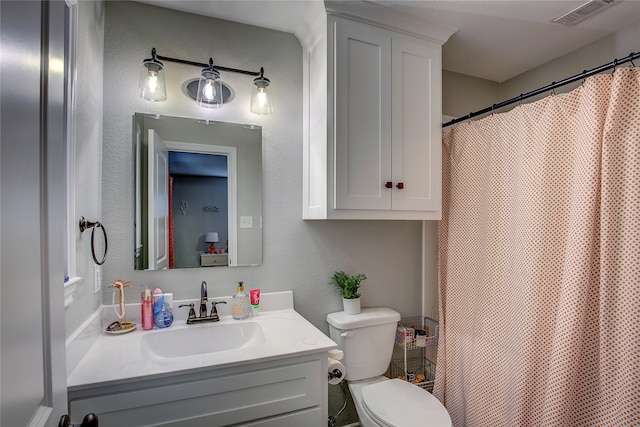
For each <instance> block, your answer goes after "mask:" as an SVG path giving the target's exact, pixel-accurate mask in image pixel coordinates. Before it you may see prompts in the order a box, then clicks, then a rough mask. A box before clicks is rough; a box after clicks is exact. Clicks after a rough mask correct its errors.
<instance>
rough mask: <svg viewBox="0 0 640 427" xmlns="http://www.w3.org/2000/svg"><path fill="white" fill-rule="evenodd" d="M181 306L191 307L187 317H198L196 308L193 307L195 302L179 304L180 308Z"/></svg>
mask: <svg viewBox="0 0 640 427" xmlns="http://www.w3.org/2000/svg"><path fill="white" fill-rule="evenodd" d="M181 307H189V315H188V316H187V319H195V318H196V310H195V309H194V308H193V307H194V304H193V303H191V304H180V305H179V306H178V308H181Z"/></svg>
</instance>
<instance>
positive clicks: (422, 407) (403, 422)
mask: <svg viewBox="0 0 640 427" xmlns="http://www.w3.org/2000/svg"><path fill="white" fill-rule="evenodd" d="M399 320H400V314H399V313H398V312H397V311H394V310H392V309H390V308H386V307H377V308H363V309H362V311H361V312H360V314H346V313H345V312H343V311H339V312H336V313H329V314H328V315H327V323H329V331H330V335H331V339H332V340H333V341H335V342H336V343H337V344H338V348H339V349H340V350H342V351H343V352H344V358H343V359H342V363H343V364H344V366H345V368H346V371H347V372H346V374H345V381H347V385H348V386H349V392H350V393H351V397H352V398H353V402H354V404H355V406H356V411H357V413H358V417H359V418H360V424H361V425H362V426H363V427H377V426H384V427H414V426H438V427H440V426H442V427H450V426H451V425H452V424H451V417H450V416H449V413H448V412H447V410H446V409H445V407H444V406H443V405H442V403H440V401H439V400H438V399H436V398H435V397H434V396H433V395H432V394H431V393H429V392H428V391H426V390H423V389H422V388H420V387H418V386H415V385H413V384H411V383H408V382H406V381H403V380H400V379H389V378H387V377H385V376H384V375H383V374H384V373H385V372H386V370H387V368H388V366H389V362H391V356H392V353H393V346H394V340H395V334H396V328H397V325H398V321H399Z"/></svg>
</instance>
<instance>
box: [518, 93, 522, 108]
mask: <svg viewBox="0 0 640 427" xmlns="http://www.w3.org/2000/svg"><path fill="white" fill-rule="evenodd" d="M522 97H523V94H520V99H519V100H518V105H519V106H522Z"/></svg>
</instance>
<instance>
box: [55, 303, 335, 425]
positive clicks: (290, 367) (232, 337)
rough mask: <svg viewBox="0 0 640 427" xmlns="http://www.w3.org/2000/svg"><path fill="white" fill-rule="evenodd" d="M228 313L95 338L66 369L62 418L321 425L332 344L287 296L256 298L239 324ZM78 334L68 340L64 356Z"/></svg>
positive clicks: (131, 422) (115, 422) (119, 422)
mask: <svg viewBox="0 0 640 427" xmlns="http://www.w3.org/2000/svg"><path fill="white" fill-rule="evenodd" d="M227 298H230V297H225V298H215V300H216V301H221V300H222V301H224V300H225V299H227ZM178 303H184V301H180V302H176V305H175V307H177V304H178ZM228 305H229V304H227V305H219V306H218V308H219V313H220V315H221V319H222V320H221V321H220V322H217V323H208V324H199V325H189V326H187V325H186V322H185V318H186V316H185V315H186V313H183V314H182V316H181V315H180V314H181V312H180V311H178V312H177V313H176V314H177V317H178V318H177V319H176V321H175V322H174V325H172V326H171V327H170V328H168V329H154V330H151V331H141V330H137V331H134V332H131V333H128V334H124V335H120V336H110V335H107V334H105V333H102V332H101V331H100V332H98V334H99V335H98V337H97V339H95V340H94V342H93V343H92V344H91V346H90V348H89V349H88V351H87V352H86V354H85V355H84V356H83V357H82V358H81V359H79V360H76V361H74V362H71V363H72V364H75V366H70V367H69V372H70V373H69V375H68V379H67V380H68V381H67V382H68V392H69V413H70V414H71V416H72V418H73V419H79V418H81V417H82V416H83V415H84V414H86V413H89V412H94V413H96V414H97V415H98V417H99V419H100V425H101V426H106V427H109V426H118V427H126V426H136V427H139V426H151V425H153V426H161V425H171V426H201V425H208V426H224V425H236V424H238V425H247V426H283V425H310V426H311V425H324V424H325V423H326V420H327V381H326V373H327V351H328V350H330V349H333V348H336V344H335V343H334V342H333V341H332V340H331V339H329V338H328V337H327V336H326V335H325V334H324V333H322V332H321V331H320V330H318V329H317V328H315V327H314V326H313V325H312V324H310V323H309V322H308V321H307V320H306V319H304V318H303V317H302V316H300V315H299V314H298V313H296V312H295V310H294V309H293V294H292V292H278V293H273V294H263V296H262V301H261V312H260V314H259V315H258V316H255V317H249V318H248V319H246V320H234V319H232V318H231V316H230V315H229V313H228V311H229V307H228ZM109 310H110V307H107V309H105V310H104V311H105V313H108V312H109ZM133 310H135V309H133ZM184 311H185V312H186V310H184ZM174 312H175V309H174ZM105 321H108V319H104V318H100V316H97V318H96V319H94V321H93V323H94V324H93V326H87V328H89V329H95V324H97V323H100V324H103V322H105ZM74 335H75V334H74ZM87 336H88V334H87V333H86V332H80V333H78V334H77V335H75V336H74V337H71V338H70V341H74V340H77V342H75V343H74V342H70V343H68V349H69V350H70V351H74V350H77V348H78V347H77V346H81V345H86V344H81V343H82V342H83V341H86V339H87ZM190 342H193V344H192V345H190V344H189V343H190ZM216 343H219V344H218V345H216Z"/></svg>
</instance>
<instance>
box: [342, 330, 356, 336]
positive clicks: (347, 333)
mask: <svg viewBox="0 0 640 427" xmlns="http://www.w3.org/2000/svg"><path fill="white" fill-rule="evenodd" d="M353 335H354V334H353V331H346V332H343V333H341V334H340V336H341V337H352V336H353Z"/></svg>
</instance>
